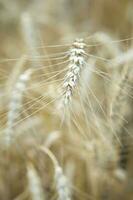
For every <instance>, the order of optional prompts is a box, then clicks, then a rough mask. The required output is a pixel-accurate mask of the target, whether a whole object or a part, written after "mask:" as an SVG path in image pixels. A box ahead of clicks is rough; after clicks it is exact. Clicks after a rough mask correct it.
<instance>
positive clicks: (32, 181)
mask: <svg viewBox="0 0 133 200" xmlns="http://www.w3.org/2000/svg"><path fill="white" fill-rule="evenodd" d="M27 178H28V188H29V191H30V194H31V197H32V200H44V199H45V198H44V193H43V188H42V184H41V180H40V177H39V176H38V174H37V172H36V170H35V168H34V167H33V165H32V164H28V166H27Z"/></svg>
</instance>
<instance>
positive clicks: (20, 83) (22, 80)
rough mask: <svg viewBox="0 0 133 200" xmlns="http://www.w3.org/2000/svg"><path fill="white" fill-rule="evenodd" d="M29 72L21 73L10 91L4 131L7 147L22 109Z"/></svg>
mask: <svg viewBox="0 0 133 200" xmlns="http://www.w3.org/2000/svg"><path fill="white" fill-rule="evenodd" d="M31 72H32V71H31V70H30V69H28V70H26V71H25V72H23V73H22V74H21V75H20V76H19V78H18V80H17V82H16V84H15V87H14V89H13V91H12V97H11V101H10V103H9V111H8V115H7V127H6V130H5V142H6V144H7V145H9V144H10V143H11V141H12V140H13V138H14V133H13V131H14V130H13V126H14V123H15V122H16V120H17V118H19V115H20V111H21V107H22V100H23V94H24V92H25V90H26V87H27V83H28V81H29V79H30V76H31Z"/></svg>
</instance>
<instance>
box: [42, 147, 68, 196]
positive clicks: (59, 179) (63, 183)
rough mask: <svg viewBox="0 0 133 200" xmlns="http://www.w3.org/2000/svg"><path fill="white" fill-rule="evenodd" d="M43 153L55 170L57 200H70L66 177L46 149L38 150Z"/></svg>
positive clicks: (52, 155)
mask: <svg viewBox="0 0 133 200" xmlns="http://www.w3.org/2000/svg"><path fill="white" fill-rule="evenodd" d="M40 149H41V150H42V151H43V152H44V153H46V154H47V155H48V156H49V158H50V159H51V160H52V162H53V164H54V169H55V176H54V179H55V184H56V188H57V192H58V200H71V191H70V186H69V183H68V179H67V177H66V176H65V175H64V174H63V170H62V168H61V167H60V165H59V163H58V161H57V159H56V158H55V156H54V154H53V153H52V152H51V151H50V150H49V149H48V148H46V147H41V148H40Z"/></svg>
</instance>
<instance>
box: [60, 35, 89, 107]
mask: <svg viewBox="0 0 133 200" xmlns="http://www.w3.org/2000/svg"><path fill="white" fill-rule="evenodd" d="M85 46H86V45H85V43H84V40H83V39H76V40H75V42H74V43H73V44H72V47H71V49H70V51H69V66H68V71H67V73H66V75H65V79H64V83H63V87H62V88H63V89H62V93H63V104H64V105H68V104H69V103H70V100H71V98H72V95H73V93H74V90H75V87H77V85H78V80H79V77H80V75H81V71H82V68H83V67H84V66H85Z"/></svg>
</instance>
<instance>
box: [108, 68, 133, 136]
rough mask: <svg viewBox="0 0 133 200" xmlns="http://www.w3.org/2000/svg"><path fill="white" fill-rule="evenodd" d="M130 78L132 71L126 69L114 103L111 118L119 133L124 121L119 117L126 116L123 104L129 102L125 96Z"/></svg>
mask: <svg viewBox="0 0 133 200" xmlns="http://www.w3.org/2000/svg"><path fill="white" fill-rule="evenodd" d="M129 76H130V69H129V67H126V68H125V69H124V72H123V77H122V79H121V81H120V83H119V85H118V91H117V93H116V95H115V97H114V99H113V101H112V105H111V111H110V116H111V120H112V127H113V128H114V129H115V132H116V133H118V132H119V131H120V129H121V127H122V123H123V120H122V118H119V117H118V115H119V116H124V114H125V109H124V108H125V106H123V104H124V103H125V101H126V100H127V96H128V94H125V91H126V89H127V88H128V82H129Z"/></svg>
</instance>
